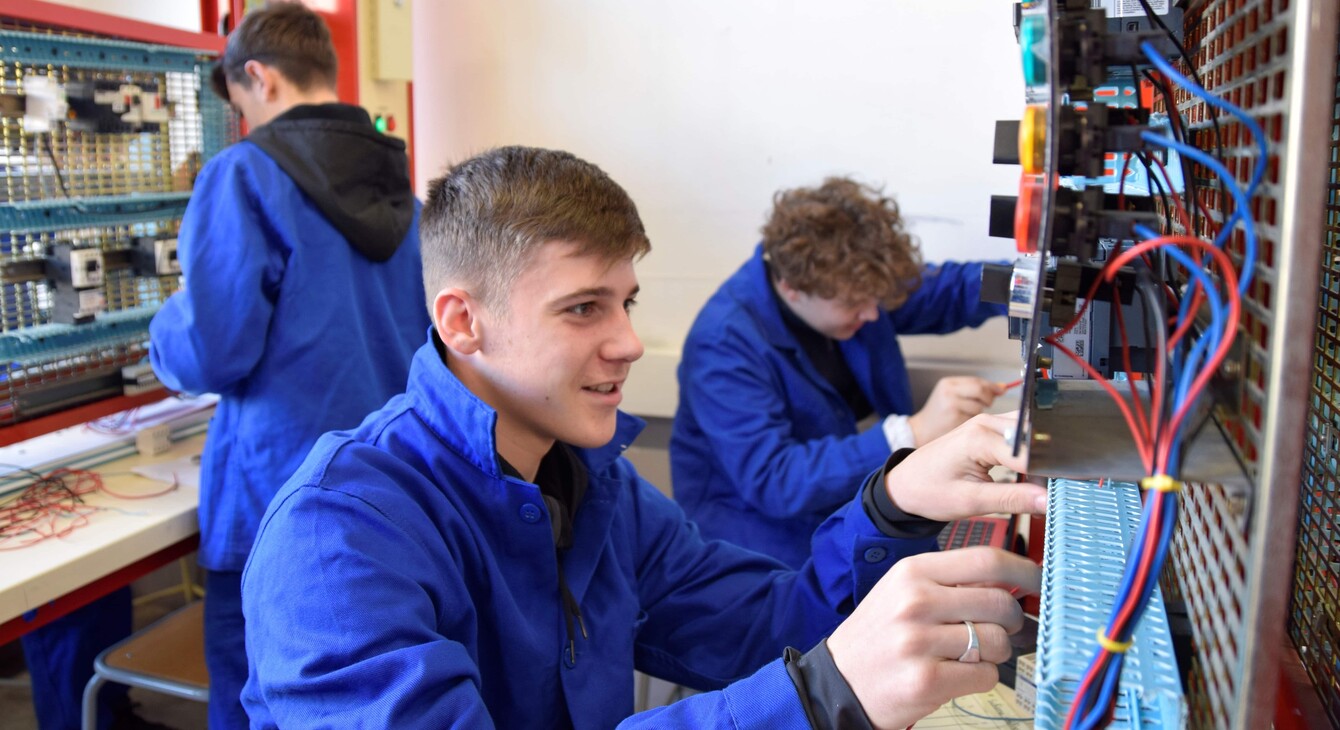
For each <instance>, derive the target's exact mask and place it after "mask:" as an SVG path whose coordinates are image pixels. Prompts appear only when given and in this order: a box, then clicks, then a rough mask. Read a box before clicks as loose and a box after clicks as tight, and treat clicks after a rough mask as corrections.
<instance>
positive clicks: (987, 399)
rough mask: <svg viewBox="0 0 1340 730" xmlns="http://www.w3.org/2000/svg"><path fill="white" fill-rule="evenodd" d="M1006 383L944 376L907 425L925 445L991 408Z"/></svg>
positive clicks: (917, 439)
mask: <svg viewBox="0 0 1340 730" xmlns="http://www.w3.org/2000/svg"><path fill="white" fill-rule="evenodd" d="M1004 392H1005V386H1003V385H1001V384H1000V383H993V382H991V381H990V380H984V379H982V378H977V377H973V376H968V375H963V376H954V377H949V378H940V380H939V382H937V383H936V384H935V388H934V389H932V390H931V395H930V397H929V398H927V399H926V405H924V406H922V407H921V410H919V411H917V412H916V413H914V414H912V415H911V416H908V418H907V425H908V427H910V428H911V429H912V436H913V437H914V438H915V439H916V445H917V446H925V445H926V444H928V443H930V442H931V441H934V440H935V439H937V438H940V437H941V436H943V435H945V434H946V433H949V432H950V431H951V430H953V429H954V428H957V427H958V425H959V424H961V423H963V422H964V421H967V420H968V419H969V418H972V417H973V416H975V415H977V414H979V413H983V412H985V411H986V409H988V408H990V407H991V404H992V403H994V402H995V401H996V398H997V397H999V396H1000V395H1002V394H1004Z"/></svg>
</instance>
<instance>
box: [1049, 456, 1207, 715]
mask: <svg viewBox="0 0 1340 730" xmlns="http://www.w3.org/2000/svg"><path fill="white" fill-rule="evenodd" d="M1140 521H1141V502H1140V488H1139V487H1138V486H1137V485H1135V484H1129V483H1125V482H1111V481H1104V482H1103V483H1102V486H1099V483H1098V482H1094V481H1074V480H1069V479H1053V480H1051V483H1050V484H1049V485H1048V505H1047V541H1046V546H1045V551H1044V556H1043V574H1042V607H1041V609H1040V611H1039V616H1038V619H1039V628H1038V658H1037V674H1036V676H1035V678H1034V679H1035V681H1036V683H1037V715H1036V720H1035V727H1037V728H1043V729H1046V730H1059V729H1060V728H1063V727H1064V726H1065V720H1066V714H1067V713H1068V712H1069V711H1070V705H1071V701H1072V700H1073V699H1074V694H1075V691H1076V689H1077V688H1078V687H1079V683H1080V680H1081V679H1082V678H1083V676H1084V672H1085V671H1086V669H1087V668H1088V665H1089V661H1090V660H1091V659H1092V657H1093V655H1094V652H1095V650H1096V649H1097V648H1098V642H1097V639H1096V638H1095V635H1096V633H1097V632H1098V630H1099V629H1101V628H1104V627H1106V625H1107V620H1108V615H1109V614H1110V612H1111V610H1112V603H1113V601H1114V600H1115V599H1116V592H1117V587H1118V585H1119V584H1120V583H1121V578H1122V571H1123V570H1124V569H1125V566H1126V554H1127V552H1128V551H1129V549H1130V545H1131V542H1132V541H1133V540H1134V538H1135V535H1136V533H1137V531H1138V529H1139V526H1140ZM1132 642H1133V645H1132V646H1131V648H1130V650H1129V651H1127V652H1126V659H1125V663H1124V665H1123V666H1122V670H1121V679H1120V685H1119V687H1118V691H1117V703H1116V711H1115V713H1114V715H1113V719H1112V723H1111V724H1110V725H1108V727H1112V728H1140V729H1141V730H1156V729H1158V728H1182V727H1185V726H1186V724H1187V706H1186V700H1185V697H1184V695H1183V693H1182V685H1181V681H1180V679H1179V677H1180V675H1179V673H1178V670H1177V660H1176V657H1175V656H1174V654H1173V643H1172V634H1171V632H1170V631H1169V628H1168V616H1167V611H1166V610H1165V609H1164V605H1163V594H1162V591H1161V589H1159V588H1157V587H1156V588H1155V589H1154V593H1153V596H1152V597H1151V599H1150V602H1149V607H1148V608H1147V609H1146V611H1145V613H1144V616H1143V617H1142V618H1141V620H1140V624H1139V626H1138V627H1136V629H1135V633H1134V635H1133V636H1132Z"/></svg>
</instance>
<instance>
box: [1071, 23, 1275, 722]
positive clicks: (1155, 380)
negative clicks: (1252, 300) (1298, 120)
mask: <svg viewBox="0 0 1340 730" xmlns="http://www.w3.org/2000/svg"><path fill="white" fill-rule="evenodd" d="M1141 49H1142V51H1143V52H1144V54H1145V56H1146V57H1147V58H1148V60H1149V62H1150V64H1151V65H1153V66H1154V67H1155V68H1156V69H1157V70H1158V71H1159V73H1161V74H1162V75H1163V76H1164V77H1166V78H1168V79H1171V80H1172V81H1173V82H1175V83H1176V84H1177V85H1179V86H1181V87H1182V88H1184V89H1186V90H1187V91H1188V92H1190V93H1191V94H1193V95H1195V96H1196V97H1197V98H1199V99H1201V100H1202V101H1204V102H1205V103H1206V104H1207V105H1210V106H1212V107H1215V108H1217V109H1220V110H1223V111H1225V112H1228V113H1229V114H1231V115H1233V116H1234V117H1236V118H1237V119H1238V120H1239V121H1240V122H1241V123H1242V124H1243V126H1244V127H1246V128H1247V129H1248V131H1250V132H1251V134H1252V137H1253V139H1254V140H1255V142H1256V144H1257V146H1258V149H1259V155H1258V157H1257V160H1256V166H1255V170H1254V172H1253V175H1252V178H1251V180H1250V182H1249V184H1248V186H1247V189H1246V190H1243V189H1242V187H1241V186H1240V185H1239V184H1238V181H1237V180H1236V179H1235V178H1234V176H1233V175H1232V174H1231V173H1230V172H1229V171H1228V170H1227V168H1225V167H1224V165H1223V164H1222V163H1221V162H1219V161H1218V160H1217V159H1215V158H1214V157H1212V156H1210V155H1208V154H1206V153H1205V152H1203V151H1201V150H1199V149H1197V148H1195V147H1193V146H1191V145H1189V144H1186V143H1185V142H1182V141H1178V140H1175V139H1170V138H1169V137H1167V136H1164V135H1160V134H1155V133H1153V132H1145V133H1144V134H1143V135H1142V137H1143V139H1144V140H1145V142H1146V143H1148V144H1151V145H1155V146H1158V147H1162V148H1165V149H1169V150H1172V151H1175V152H1177V153H1178V154H1179V155H1181V156H1182V157H1184V158H1186V159H1190V160H1193V161H1195V162H1197V163H1199V164H1201V165H1203V166H1204V167H1205V168H1207V169H1209V170H1210V171H1212V172H1214V173H1215V175H1216V176H1217V177H1218V179H1219V183H1220V185H1221V186H1222V189H1224V190H1225V191H1226V192H1227V194H1228V195H1229V196H1231V198H1232V200H1233V203H1234V209H1233V213H1232V215H1230V216H1229V217H1228V218H1227V219H1226V220H1225V221H1224V224H1223V225H1222V226H1221V227H1220V228H1219V230H1218V231H1217V232H1216V233H1215V237H1214V240H1213V241H1212V242H1206V241H1203V240H1201V239H1199V238H1194V237H1192V236H1190V235H1160V234H1158V233H1156V232H1154V231H1152V230H1150V229H1148V228H1147V227H1144V226H1137V227H1136V229H1135V230H1136V233H1137V235H1139V236H1140V237H1141V238H1142V239H1144V240H1143V241H1141V242H1139V243H1137V244H1135V245H1133V246H1132V247H1130V248H1129V249H1126V250H1124V251H1119V252H1114V255H1113V256H1112V257H1111V258H1110V259H1109V260H1108V262H1107V264H1106V266H1105V267H1104V270H1103V273H1102V276H1100V277H1098V280H1096V281H1095V282H1094V285H1093V287H1091V289H1090V292H1089V296H1088V297H1086V301H1085V306H1087V304H1088V301H1089V300H1091V299H1092V296H1093V294H1094V292H1095V291H1096V288H1097V286H1098V285H1099V282H1106V283H1109V284H1111V283H1113V282H1114V277H1115V275H1116V273H1117V271H1118V270H1119V269H1121V267H1123V266H1126V265H1128V264H1133V263H1135V261H1136V259H1137V258H1140V259H1141V260H1142V261H1144V262H1145V263H1146V265H1148V266H1149V268H1152V264H1151V259H1150V258H1149V257H1150V256H1151V255H1152V254H1154V253H1161V254H1163V255H1164V257H1165V262H1167V261H1169V260H1170V261H1171V263H1172V264H1173V265H1175V266H1178V267H1180V268H1181V269H1182V270H1183V271H1184V272H1185V274H1186V276H1187V277H1188V279H1189V282H1190V283H1189V285H1188V288H1187V292H1186V294H1184V295H1183V296H1182V297H1181V298H1180V299H1178V300H1177V314H1176V317H1175V318H1174V319H1173V320H1172V322H1171V323H1170V324H1171V325H1172V326H1174V327H1175V329H1174V331H1173V334H1172V335H1171V336H1163V335H1161V336H1160V337H1159V339H1158V342H1159V345H1160V347H1159V354H1158V357H1157V359H1156V362H1155V368H1154V373H1153V376H1152V383H1151V385H1152V387H1151V393H1150V397H1149V399H1150V403H1149V409H1148V411H1147V412H1146V411H1145V408H1144V403H1143V401H1142V399H1141V397H1140V395H1139V393H1138V392H1137V391H1136V388H1135V385H1134V383H1133V382H1132V384H1131V401H1130V402H1129V403H1128V402H1127V401H1126V399H1125V398H1123V397H1122V396H1121V394H1120V393H1119V392H1118V391H1117V390H1116V388H1115V387H1114V386H1112V384H1111V383H1109V382H1107V380H1106V379H1104V378H1103V377H1102V376H1101V375H1100V374H1099V373H1097V372H1096V371H1095V370H1094V369H1093V368H1092V367H1091V366H1089V365H1088V363H1087V362H1085V361H1083V359H1082V358H1079V357H1078V356H1077V355H1076V354H1075V353H1073V352H1072V351H1070V350H1069V349H1068V348H1066V347H1064V346H1063V345H1061V344H1060V342H1059V338H1060V337H1061V336H1062V335H1064V334H1065V333H1066V332H1068V331H1069V329H1070V328H1071V327H1073V326H1074V325H1075V323H1076V322H1077V321H1078V320H1079V317H1080V316H1082V314H1083V309H1081V310H1080V314H1078V315H1076V319H1075V321H1072V322H1071V323H1070V324H1069V325H1067V326H1066V327H1065V328H1063V329H1062V330H1060V331H1059V332H1057V333H1056V334H1054V335H1052V336H1051V337H1049V338H1048V341H1049V342H1050V343H1051V344H1052V345H1053V346H1055V347H1057V348H1058V349H1060V350H1061V351H1062V352H1063V353H1065V354H1066V355H1068V356H1070V357H1071V358H1073V359H1075V360H1076V362H1078V363H1079V364H1080V365H1081V366H1082V367H1084V369H1085V370H1086V372H1088V373H1089V376H1090V377H1091V378H1093V379H1095V380H1096V381H1098V382H1100V383H1102V384H1103V387H1104V388H1105V389H1106V390H1107V392H1108V394H1109V395H1110V396H1112V397H1113V398H1114V400H1115V401H1116V403H1117V405H1118V407H1119V408H1120V410H1121V412H1122V414H1123V417H1124V418H1125V419H1126V422H1127V424H1128V426H1129V427H1130V430H1131V435H1132V437H1133V438H1134V440H1135V443H1136V447H1137V450H1138V451H1139V453H1140V458H1141V461H1142V463H1143V465H1144V467H1145V470H1146V473H1147V474H1149V475H1150V476H1148V477H1146V478H1145V479H1143V480H1142V481H1141V486H1142V487H1143V488H1144V489H1145V490H1146V499H1145V504H1144V515H1143V521H1142V523H1141V526H1140V530H1139V532H1138V534H1137V535H1136V537H1135V541H1134V543H1133V547H1132V551H1131V553H1130V555H1129V556H1128V558H1127V561H1126V571H1125V573H1124V575H1123V577H1122V581H1121V584H1120V585H1119V586H1118V588H1117V592H1116V597H1115V600H1114V602H1113V606H1112V612H1111V614H1110V615H1109V618H1108V622H1107V625H1106V626H1105V627H1102V628H1099V629H1098V631H1097V642H1098V649H1097V650H1096V651H1095V653H1094V656H1093V659H1092V660H1091V661H1090V663H1089V666H1088V668H1087V670H1086V671H1085V673H1084V675H1083V678H1082V679H1081V681H1080V683H1079V686H1078V688H1077V690H1076V693H1075V700H1074V703H1073V704H1072V706H1071V709H1070V713H1069V714H1068V716H1067V717H1066V723H1065V726H1066V727H1067V728H1072V729H1074V728H1080V729H1086V730H1087V729H1088V728H1094V727H1098V726H1100V725H1103V724H1106V723H1107V722H1109V721H1110V720H1111V717H1112V713H1113V711H1114V709H1115V702H1116V687H1117V683H1118V680H1119V678H1120V675H1121V669H1122V664H1123V659H1124V656H1125V652H1126V650H1127V649H1128V648H1129V647H1130V646H1131V635H1132V634H1133V633H1134V630H1135V627H1136V626H1137V625H1138V624H1139V621H1140V617H1141V616H1142V615H1143V612H1144V610H1145V608H1146V606H1147V605H1148V603H1149V600H1150V597H1151V596H1152V595H1153V592H1154V588H1155V586H1156V585H1157V584H1158V576H1159V574H1160V573H1161V572H1162V569H1163V565H1164V563H1165V561H1166V559H1167V556H1168V551H1169V546H1170V544H1171V542H1172V536H1173V533H1174V531H1175V528H1176V525H1177V510H1178V500H1177V495H1178V492H1179V491H1180V490H1181V488H1182V482H1181V481H1180V479H1179V476H1180V474H1181V471H1182V456H1183V452H1184V445H1185V442H1186V440H1187V433H1188V424H1189V422H1190V421H1191V420H1193V419H1192V418H1191V415H1192V411H1193V409H1194V408H1195V405H1196V402H1197V399H1198V397H1199V395H1200V394H1201V393H1202V392H1203V391H1204V390H1205V388H1206V386H1207V385H1208V383H1209V380H1210V378H1211V377H1212V376H1213V374H1214V373H1215V372H1216V371H1217V370H1218V369H1219V367H1220V365H1221V364H1222V363H1223V362H1224V359H1225V358H1226V357H1227V355H1228V352H1229V349H1230V348H1231V345H1232V341H1233V337H1234V335H1235V334H1236V332H1237V329H1238V321H1239V318H1240V314H1241V301H1242V298H1243V296H1244V295H1245V294H1246V293H1247V291H1248V288H1249V287H1250V285H1251V282H1252V276H1253V272H1254V269H1255V265H1256V255H1257V240H1256V231H1255V221H1254V220H1253V219H1252V217H1251V212H1250V210H1251V209H1250V206H1249V201H1250V199H1251V197H1252V196H1253V195H1254V194H1255V193H1256V189H1257V187H1258V186H1259V185H1260V183H1261V180H1262V178H1263V177H1264V174H1265V168H1266V163H1267V160H1268V152H1269V150H1268V147H1267V143H1266V138H1265V134H1264V132H1263V131H1262V130H1261V127H1260V125H1258V124H1257V123H1256V121H1255V120H1254V119H1252V118H1251V117H1250V116H1248V115H1247V114H1246V112H1244V111H1243V110H1241V109H1239V108H1238V107H1236V106H1233V105H1232V104H1230V103H1228V102H1226V101H1224V100H1223V99H1221V98H1219V97H1217V96H1214V95H1212V94H1210V93H1209V92H1207V91H1206V90H1205V89H1203V88H1202V87H1201V86H1200V85H1199V84H1196V83H1194V82H1192V81H1191V80H1189V79H1187V78H1186V77H1185V76H1183V75H1182V74H1180V73H1179V72H1177V70H1176V69H1174V68H1173V67H1172V65H1171V64H1169V63H1168V62H1167V61H1166V60H1165V59H1163V58H1162V57H1160V56H1159V55H1158V53H1157V52H1156V51H1155V49H1154V48H1153V47H1152V46H1151V45H1150V44H1149V43H1144V44H1142V45H1141ZM1164 96H1165V99H1166V101H1167V102H1168V104H1169V107H1170V112H1171V114H1170V117H1177V116H1178V112H1177V110H1176V107H1175V104H1174V102H1173V100H1172V98H1171V97H1170V96H1169V95H1168V93H1167V91H1166V90H1165V91H1164ZM1179 124H1180V120H1179V121H1177V122H1174V123H1173V130H1174V132H1177V131H1178V130H1177V127H1178V125H1179ZM1151 158H1152V156H1151ZM1154 159H1155V162H1157V160H1156V158H1154ZM1145 163H1146V164H1149V163H1148V161H1145ZM1158 164H1159V168H1160V171H1161V172H1162V173H1163V175H1164V180H1165V181H1166V182H1167V183H1168V190H1170V191H1171V190H1172V189H1173V186H1172V181H1171V180H1170V179H1169V177H1168V175H1167V171H1166V170H1165V169H1162V165H1161V163H1158ZM1151 172H1152V170H1151ZM1123 177H1124V176H1123ZM1151 179H1153V175H1152V174H1151ZM1188 179H1190V178H1188ZM1173 200H1174V201H1175V202H1176V203H1177V212H1178V215H1179V220H1180V222H1181V223H1182V225H1183V227H1184V230H1186V231H1188V232H1193V231H1194V225H1193V221H1192V220H1191V218H1190V217H1189V216H1188V214H1187V210H1186V208H1187V207H1189V206H1182V205H1181V201H1180V200H1178V199H1177V198H1176V197H1175V196H1173ZM1194 204H1195V206H1196V207H1200V201H1199V200H1198V199H1197V200H1195V203H1194ZM1202 212H1204V211H1203V208H1202ZM1206 219H1207V220H1208V215H1207V216H1206ZM1239 224H1240V225H1241V227H1242V228H1243V239H1244V246H1243V255H1242V266H1241V271H1242V274H1241V276H1239V275H1238V272H1237V270H1236V269H1235V268H1234V266H1233V261H1232V259H1231V258H1229V256H1228V254H1227V253H1226V252H1225V251H1224V243H1225V242H1226V241H1227V239H1228V236H1229V235H1230V234H1231V233H1232V232H1233V231H1234V230H1235V229H1236V228H1237V227H1238V226H1239ZM1147 271H1148V269H1146V270H1145V271H1142V272H1141V275H1142V280H1141V281H1142V282H1143V283H1145V284H1150V285H1151V286H1149V287H1148V289H1150V290H1152V289H1153V287H1152V277H1151V276H1150V275H1149V274H1148V273H1147ZM1113 286H1114V289H1115V284H1113ZM1170 298H1172V299H1177V298H1176V297H1175V296H1173V295H1171V294H1170ZM1145 302H1146V306H1147V307H1149V308H1150V309H1152V311H1153V312H1155V313H1159V312H1161V311H1162V310H1161V307H1159V305H1158V302H1159V297H1157V296H1156V295H1153V296H1147V297H1146V299H1145ZM1203 304H1204V305H1208V308H1209V314H1210V316H1209V325H1208V326H1207V327H1205V328H1204V329H1203V330H1202V331H1201V332H1199V333H1198V334H1196V333H1193V325H1194V323H1195V316H1196V312H1198V311H1200V309H1201V308H1202V305H1203ZM1114 308H1115V310H1116V313H1117V323H1118V327H1119V329H1120V330H1121V334H1122V343H1123V346H1122V350H1123V359H1124V362H1125V365H1126V368H1127V372H1130V355H1129V346H1128V345H1127V342H1126V334H1125V323H1124V321H1123V320H1122V318H1121V305H1120V301H1119V299H1118V298H1117V297H1116V296H1115V292H1114ZM1163 322H1164V318H1163V316H1162V314H1159V315H1158V317H1157V323H1158V324H1159V325H1160V326H1162V325H1163ZM1188 340H1189V341H1188ZM1165 342H1166V349H1165V344H1164V343H1165Z"/></svg>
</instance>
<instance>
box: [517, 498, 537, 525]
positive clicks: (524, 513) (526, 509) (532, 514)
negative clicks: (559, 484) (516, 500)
mask: <svg viewBox="0 0 1340 730" xmlns="http://www.w3.org/2000/svg"><path fill="white" fill-rule="evenodd" d="M540 517H542V515H541V514H540V508H539V507H537V506H536V505H535V504H533V503H531V502H527V503H525V504H523V505H521V519H523V520H525V521H527V522H539V521H540Z"/></svg>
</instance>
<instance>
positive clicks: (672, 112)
mask: <svg viewBox="0 0 1340 730" xmlns="http://www.w3.org/2000/svg"><path fill="white" fill-rule="evenodd" d="M1010 19H1011V8H1010V3H1008V2H1002V1H1001V0H950V1H943V2H934V1H929V0H919V1H918V0H902V1H900V2H889V0H808V1H805V2H801V1H799V0H795V1H792V2H784V1H781V0H732V1H730V2H722V1H721V0H680V1H678V2H672V3H661V2H628V1H626V0H565V1H563V2H560V1H559V0H510V1H509V2H496V1H495V0H455V1H453V2H427V1H420V2H417V3H415V4H414V20H415V23H414V25H415V30H414V38H413V43H414V78H415V84H414V92H415V99H414V103H415V120H414V122H415V141H416V144H417V153H416V169H417V175H418V180H417V185H418V189H419V190H420V191H421V192H422V191H423V190H424V189H425V184H426V182H427V180H429V179H430V178H432V177H434V176H436V175H437V174H439V173H440V172H441V170H442V168H443V167H444V166H445V165H447V164H449V163H450V162H451V161H456V160H460V159H462V158H464V157H467V156H469V155H470V154H472V153H474V152H478V151H480V150H483V149H486V148H488V147H491V146H494V145H499V144H529V145H539V146H546V147H558V148H564V149H568V150H571V151H572V152H574V153H576V154H578V155H580V156H582V157H584V158H586V159H589V160H591V161H592V162H595V163H596V164H599V165H600V166H601V167H603V168H604V169H605V170H606V171H608V172H609V173H610V174H611V175H612V176H613V177H614V178H615V179H616V180H617V181H619V182H620V183H621V184H622V185H623V186H624V187H625V188H627V189H628V191H629V192H630V193H631V194H632V196H633V199H634V200H635V201H637V203H638V206H639V209H640V210H641V212H642V216H643V219H644V221H645V223H646V225H647V229H648V233H649V235H650V236H651V240H652V246H653V251H652V253H651V254H650V255H649V256H648V257H647V258H646V259H644V260H643V262H642V263H641V265H640V266H639V268H638V273H639V277H640V279H641V281H642V285H643V294H642V296H641V297H640V299H641V305H640V306H639V309H638V311H637V318H638V326H639V333H640V334H641V335H642V337H643V339H644V340H645V341H646V343H647V345H648V348H649V355H648V358H647V361H646V362H644V363H642V364H640V365H639V366H638V367H637V368H635V369H634V378H635V381H634V382H632V383H630V393H629V396H630V399H632V400H634V401H636V400H637V397H638V396H637V395H636V394H635V393H634V391H636V390H638V386H639V384H641V386H642V387H641V390H643V391H645V393H646V394H647V395H649V396H650V397H653V400H655V401H656V402H657V403H658V404H663V403H664V402H666V401H668V402H669V403H670V404H671V408H673V365H674V362H675V361H676V359H677V350H678V347H679V345H680V343H681V342H682V339H683V336H684V334H685V333H686V332H687V330H688V327H689V325H690V324H691V322H692V320H693V317H694V315H695V314H696V313H697V311H698V309H699V307H700V306H701V304H702V303H703V302H704V301H705V300H706V298H707V297H708V296H709V295H710V294H711V293H712V291H713V290H714V289H715V288H716V286H717V285H718V284H719V283H720V282H721V281H722V280H723V279H724V278H726V277H727V276H728V275H729V274H730V273H731V272H732V271H734V270H735V268H736V267H738V266H739V264H740V263H741V262H742V261H743V260H744V259H745V258H746V257H747V256H748V255H749V254H750V252H751V251H752V249H753V246H754V244H755V242H756V241H757V238H758V228H759V226H760V225H761V223H762V222H763V218H764V215H765V213H766V212H767V209H768V206H769V202H770V199H771V196H772V193H773V192H774V191H775V190H777V189H779V188H784V187H791V186H798V185H809V184H814V183H817V182H818V181H819V180H820V179H822V177H824V176H825V175H830V174H851V175H855V176H857V177H858V178H860V179H862V180H865V181H870V182H876V183H883V184H884V185H885V189H886V190H887V191H888V192H890V193H893V194H894V195H895V196H896V197H897V198H898V200H899V202H900V204H901V205H902V208H903V211H904V213H905V215H906V216H907V217H908V218H909V219H910V221H911V222H912V228H913V231H914V232H915V233H916V234H917V235H918V236H919V237H920V238H921V241H922V243H923V247H924V250H925V253H926V257H927V258H928V259H929V260H940V259H944V258H965V257H973V258H1009V257H1011V256H1012V254H1013V246H1012V244H1011V243H1010V242H1008V241H1004V240H1000V239H991V238H988V237H987V236H986V227H987V207H988V206H987V203H988V199H989V196H990V195H991V194H992V193H997V194H1001V193H1005V194H1012V193H1013V191H1014V190H1015V188H1016V187H1017V181H1018V175H1019V170H1018V168H1017V167H1000V166H993V165H992V164H991V141H992V133H993V126H994V121H995V120H996V119H1012V118H1018V116H1019V113H1020V109H1021V107H1022V103H1023V85H1022V81H1021V79H1020V71H1019V63H1018V46H1017V45H1016V43H1015V40H1014V34H1013V31H1012V28H1011V24H1010ZM1004 332H1005V327H1004V323H1003V322H998V323H994V324H993V325H989V326H988V329H987V331H986V333H982V332H974V333H972V334H971V335H968V336H958V337H952V338H908V339H907V340H906V342H905V346H906V348H907V349H908V350H909V353H910V354H911V355H912V357H913V360H914V363H915V361H917V360H921V361H922V362H923V364H929V365H930V366H931V367H934V368H937V369H941V368H947V369H950V370H963V369H973V367H974V366H973V363H976V362H983V363H986V364H987V366H989V367H992V368H995V369H996V370H999V371H1001V372H1002V373H1003V374H1004V375H1009V374H1010V373H1011V372H1012V370H1011V369H1012V368H1013V369H1014V370H1017V362H1018V358H1017V354H1016V353H1017V344H1016V343H1013V342H1010V341H1008V340H1007V339H1006V337H1005V334H1004ZM936 339H938V340H939V341H930V340H936ZM667 379H668V381H669V382H668V383H667V382H666V381H667ZM643 410H644V411H651V412H654V411H657V410H662V409H661V406H660V405H649V406H647V407H645V408H644V409H643ZM666 415H668V414H666Z"/></svg>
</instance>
